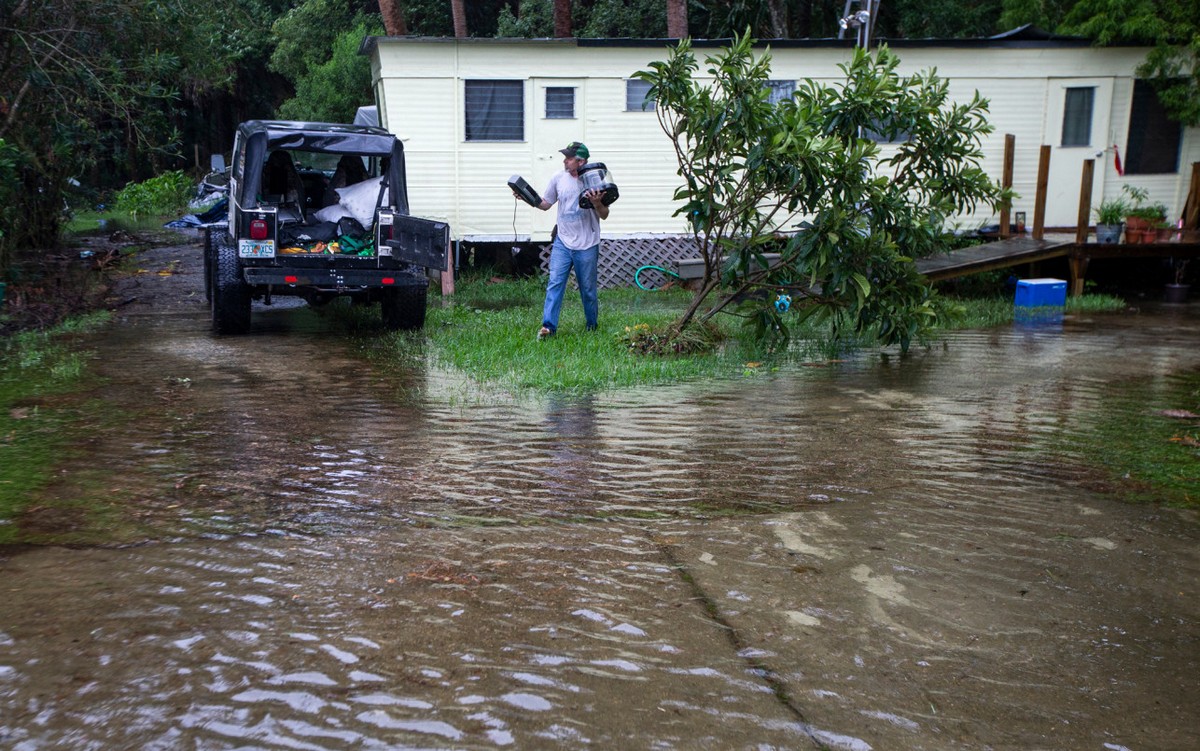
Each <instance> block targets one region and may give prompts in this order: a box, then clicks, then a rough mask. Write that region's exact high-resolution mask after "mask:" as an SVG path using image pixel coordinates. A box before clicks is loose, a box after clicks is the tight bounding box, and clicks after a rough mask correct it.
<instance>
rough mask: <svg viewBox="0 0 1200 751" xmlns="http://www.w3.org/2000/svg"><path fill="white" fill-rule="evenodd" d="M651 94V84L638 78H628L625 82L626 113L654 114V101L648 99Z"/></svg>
mask: <svg viewBox="0 0 1200 751" xmlns="http://www.w3.org/2000/svg"><path fill="white" fill-rule="evenodd" d="M649 93H650V84H648V83H646V82H645V81H642V80H640V79H637V78H628V79H626V80H625V111H626V112H653V111H654V100H652V99H647V98H646V95H647V94H649Z"/></svg>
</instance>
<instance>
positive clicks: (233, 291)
mask: <svg viewBox="0 0 1200 751" xmlns="http://www.w3.org/2000/svg"><path fill="white" fill-rule="evenodd" d="M212 245H213V252H212V329H213V333H216V334H245V333H246V332H247V331H249V330H250V285H248V284H246V280H245V279H243V278H242V267H241V264H240V263H239V262H238V255H237V248H236V247H235V246H234V244H233V238H231V237H230V236H229V233H228V232H221V233H219V234H218V235H217V236H216V237H215V238H214V240H213V243H212Z"/></svg>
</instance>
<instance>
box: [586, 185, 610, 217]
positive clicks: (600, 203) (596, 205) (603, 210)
mask: <svg viewBox="0 0 1200 751" xmlns="http://www.w3.org/2000/svg"><path fill="white" fill-rule="evenodd" d="M583 197H584V198H586V199H588V200H589V201H591V202H592V208H593V209H595V210H596V216H598V217H600V218H601V219H607V218H608V207H607V206H605V205H604V191H602V190H589V191H586V192H584V194H583Z"/></svg>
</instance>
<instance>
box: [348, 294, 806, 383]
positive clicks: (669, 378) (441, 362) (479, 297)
mask: <svg viewBox="0 0 1200 751" xmlns="http://www.w3.org/2000/svg"><path fill="white" fill-rule="evenodd" d="M544 295H545V280H544V279H542V278H531V279H520V280H505V281H502V282H491V281H490V280H489V279H488V278H487V277H486V276H485V277H483V278H478V279H466V280H459V281H458V282H457V284H456V291H455V294H454V296H453V297H451V298H443V299H441V300H440V301H439V300H438V299H437V298H431V301H430V308H429V314H428V317H427V320H426V328H425V331H424V332H420V333H417V334H407V335H406V334H398V335H396V336H395V337H392V338H390V339H389V340H388V342H389V343H388V345H387V346H386V348H385V351H384V352H382V353H380V355H381V356H382V357H383V358H385V359H389V360H391V361H393V362H395V361H400V362H405V361H410V358H412V357H414V356H416V355H414V353H418V352H419V353H422V354H424V355H425V356H427V357H429V358H430V360H431V361H432V362H433V364H434V365H435V366H440V367H442V368H445V369H450V370H455V371H458V372H460V373H462V374H464V375H466V374H469V376H468V377H469V379H470V380H471V381H472V382H474V383H475V384H479V385H486V386H490V387H494V388H498V389H501V390H506V391H510V392H555V393H563V392H567V393H570V392H580V393H584V392H595V391H601V390H606V389H623V388H628V387H635V386H646V385H654V384H668V383H678V382H681V381H690V380H698V379H713V378H718V379H719V378H744V377H756V376H758V375H759V374H760V373H764V372H769V371H770V370H771V369H773V368H777V367H780V366H782V365H783V364H785V363H786V362H789V361H791V360H794V359H796V358H798V357H804V356H805V355H806V353H807V352H808V350H806V349H805V348H804V347H797V346H792V347H789V348H786V349H780V350H778V351H772V350H770V349H765V350H764V349H763V348H761V347H759V346H758V345H756V344H755V343H754V342H752V341H750V340H749V338H748V337H747V333H746V332H745V331H744V329H743V327H742V326H741V320H742V319H740V318H737V317H734V316H726V315H722V316H718V317H717V318H716V319H715V323H716V326H717V330H718V332H719V336H720V337H721V338H722V341H721V343H720V345H719V346H718V347H716V348H715V349H714V350H713V351H712V352H708V353H704V354H692V355H688V356H645V355H640V354H637V353H636V352H632V351H630V347H629V343H628V339H629V334H630V332H632V331H634V330H635V328H636V327H639V326H642V327H646V326H648V327H650V328H661V327H665V326H667V325H669V324H670V323H672V322H673V321H675V320H677V319H678V317H679V315H680V314H681V313H682V312H683V310H684V309H685V308H686V307H687V304H688V302H689V301H690V300H691V293H690V292H688V291H686V290H681V289H667V290H661V291H655V292H647V291H644V290H640V289H636V288H631V289H611V290H601V292H600V328H599V330H598V331H593V332H588V331H585V330H584V319H583V310H582V305H581V304H580V302H579V298H578V293H576V292H573V291H568V295H567V300H566V302H565V303H564V305H563V311H562V317H561V320H560V322H559V328H558V333H557V334H556V335H555V336H553V337H549V338H547V339H545V340H542V341H538V339H537V331H538V329H539V328H540V327H541V322H542V303H543V300H544ZM353 310H354V309H353V308H349V309H347V311H353ZM374 313H377V311H376V312H374ZM374 313H373V312H368V311H363V312H361V313H353V312H351V313H350V315H363V316H369V315H373V314H374ZM794 336H797V337H801V338H806V337H810V336H811V337H812V338H814V339H819V338H820V336H819V332H814V331H804V332H796V333H795V334H794Z"/></svg>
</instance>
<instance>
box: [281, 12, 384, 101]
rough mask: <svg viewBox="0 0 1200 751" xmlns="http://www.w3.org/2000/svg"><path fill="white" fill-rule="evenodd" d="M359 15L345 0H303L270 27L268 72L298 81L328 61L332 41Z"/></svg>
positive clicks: (351, 26)
mask: <svg viewBox="0 0 1200 751" xmlns="http://www.w3.org/2000/svg"><path fill="white" fill-rule="evenodd" d="M362 15H363V14H362V13H361V12H356V10H355V9H353V8H351V7H350V6H349V5H348V4H347V3H346V1H345V0H303V2H300V3H299V4H297V5H296V6H295V7H294V8H292V9H291V10H289V11H288V12H287V13H285V14H283V15H282V16H280V17H279V18H277V19H275V23H273V24H272V25H271V39H272V41H273V42H274V44H275V49H274V51H273V52H272V53H271V61H270V67H271V70H273V71H275V72H276V73H279V74H280V75H282V76H284V77H285V78H287V79H288V80H289V81H293V82H296V81H299V80H300V79H302V78H303V77H304V76H306V75H308V72H309V71H310V70H312V69H313V68H315V67H317V66H319V65H323V64H324V63H326V62H327V61H328V60H329V58H330V51H331V49H332V48H333V45H334V41H335V40H336V39H337V38H338V36H340V35H341V34H342V33H343V32H345V31H348V30H350V29H352V28H354V27H355V26H356V25H357V24H359V23H360V21H361V19H362ZM380 24H381V25H382V21H380Z"/></svg>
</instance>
